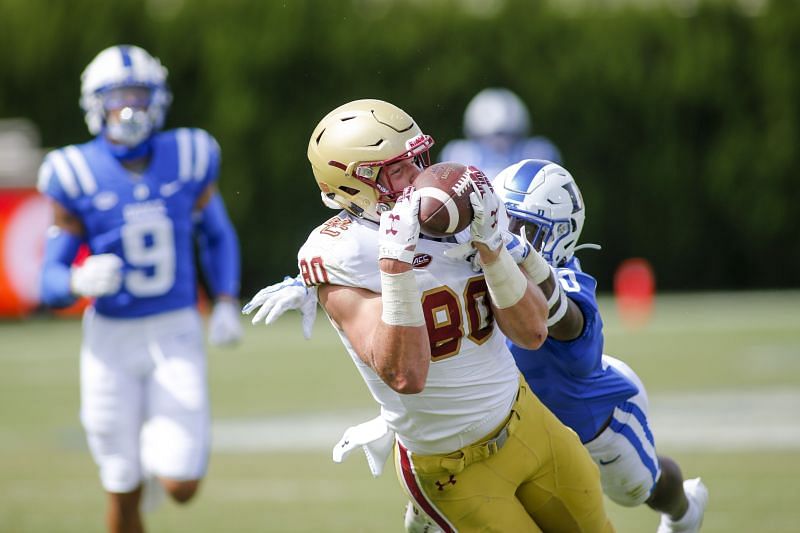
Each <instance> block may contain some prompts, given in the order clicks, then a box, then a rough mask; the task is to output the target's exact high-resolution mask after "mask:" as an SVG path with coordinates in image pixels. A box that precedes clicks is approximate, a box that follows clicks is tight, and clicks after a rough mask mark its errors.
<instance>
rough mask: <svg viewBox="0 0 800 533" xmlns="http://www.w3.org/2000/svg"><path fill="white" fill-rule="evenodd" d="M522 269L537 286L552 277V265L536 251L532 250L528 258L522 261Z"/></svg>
mask: <svg viewBox="0 0 800 533" xmlns="http://www.w3.org/2000/svg"><path fill="white" fill-rule="evenodd" d="M522 268H524V269H525V272H527V273H528V276H529V277H530V278H531V281H532V282H534V283H535V284H536V285H538V284H540V283H541V282H543V281H544V280H546V279H547V278H549V277H550V265H549V264H548V263H547V261H545V260H544V257H542V256H541V254H540V253H539V252H537V251H536V250H531V251H530V253H529V254H528V257H526V258H525V259H523V260H522Z"/></svg>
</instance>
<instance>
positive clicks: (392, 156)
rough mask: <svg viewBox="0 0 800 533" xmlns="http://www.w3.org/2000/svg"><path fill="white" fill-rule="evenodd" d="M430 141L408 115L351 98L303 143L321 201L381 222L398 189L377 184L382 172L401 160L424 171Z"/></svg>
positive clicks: (384, 104) (379, 103)
mask: <svg viewBox="0 0 800 533" xmlns="http://www.w3.org/2000/svg"><path fill="white" fill-rule="evenodd" d="M431 146H433V139H432V138H431V137H430V136H429V135H425V134H423V133H422V131H421V130H420V129H419V126H417V123H416V122H415V121H414V119H413V118H411V116H409V115H408V113H406V112H405V111H403V110H402V109H400V108H398V107H396V106H394V105H392V104H390V103H388V102H384V101H382V100H355V101H353V102H349V103H347V104H344V105H343V106H340V107H337V108H336V109H334V110H333V111H331V112H330V113H328V114H327V115H326V116H325V118H323V119H322V120H321V121H320V122H319V124H317V127H316V128H314V133H313V134H312V135H311V140H309V142H308V160H309V161H310V162H311V168H312V169H313V171H314V178H315V179H316V180H317V185H319V188H320V190H321V191H322V198H323V203H324V204H325V205H327V206H329V207H330V206H331V205H339V206H341V207H342V208H344V209H345V210H347V211H348V212H350V213H352V214H353V215H355V216H357V217H363V218H366V219H369V220H372V221H374V222H380V214H381V212H382V211H385V210H387V209H390V208H391V206H392V204H393V203H394V202H395V200H396V199H397V197H398V196H399V195H400V193H402V192H403V191H402V190H399V191H395V190H391V189H390V188H389V187H387V186H386V185H384V184H380V183H378V175H379V173H380V171H381V169H382V168H383V167H384V166H386V165H388V164H390V163H394V162H397V161H401V160H403V159H414V160H415V162H416V163H417V164H418V165H419V166H420V168H424V167H426V166H428V165H429V164H430V156H429V153H428V151H429V150H430V148H431Z"/></svg>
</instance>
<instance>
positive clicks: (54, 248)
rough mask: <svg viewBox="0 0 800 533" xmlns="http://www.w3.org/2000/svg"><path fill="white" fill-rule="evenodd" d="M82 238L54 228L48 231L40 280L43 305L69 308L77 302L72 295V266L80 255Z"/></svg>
mask: <svg viewBox="0 0 800 533" xmlns="http://www.w3.org/2000/svg"><path fill="white" fill-rule="evenodd" d="M81 242H82V240H81V238H80V237H78V236H77V235H74V234H72V233H69V232H67V231H64V230H63V229H61V228H59V227H57V226H52V227H51V228H50V229H48V235H47V241H46V242H45V247H44V261H43V264H42V273H41V278H40V289H41V299H42V303H43V304H45V305H47V306H49V307H67V306H69V305H72V304H73V303H74V302H75V295H74V294H72V287H71V284H70V279H71V276H72V272H71V269H70V265H71V264H72V261H73V260H74V259H75V256H76V255H77V254H78V249H79V248H80V245H81Z"/></svg>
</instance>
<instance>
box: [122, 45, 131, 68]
mask: <svg viewBox="0 0 800 533" xmlns="http://www.w3.org/2000/svg"><path fill="white" fill-rule="evenodd" d="M119 53H120V55H121V56H122V66H123V67H125V68H131V67H132V66H133V60H132V59H131V53H130V48H129V47H127V46H120V47H119Z"/></svg>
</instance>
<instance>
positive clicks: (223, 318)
mask: <svg viewBox="0 0 800 533" xmlns="http://www.w3.org/2000/svg"><path fill="white" fill-rule="evenodd" d="M238 307H239V306H238V305H236V303H235V302H233V301H232V300H219V301H217V303H215V304H214V308H213V309H212V310H211V318H210V319H209V321H208V342H210V343H211V344H213V345H215V346H228V345H232V344H236V343H237V342H239V340H241V338H242V323H241V322H240V321H239V309H238Z"/></svg>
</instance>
